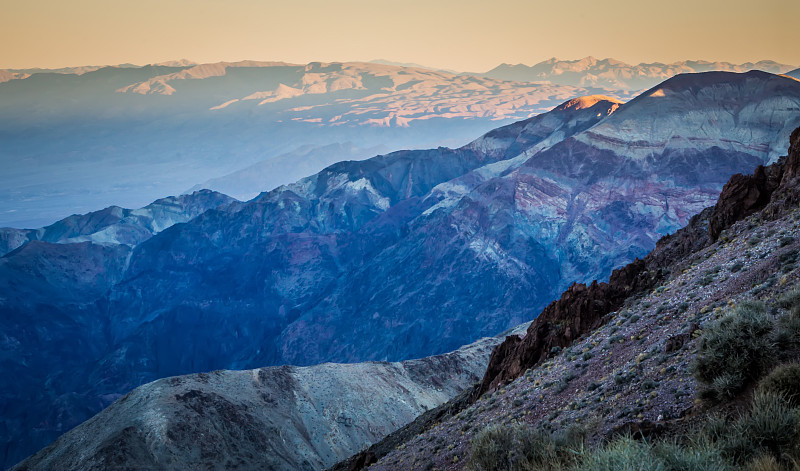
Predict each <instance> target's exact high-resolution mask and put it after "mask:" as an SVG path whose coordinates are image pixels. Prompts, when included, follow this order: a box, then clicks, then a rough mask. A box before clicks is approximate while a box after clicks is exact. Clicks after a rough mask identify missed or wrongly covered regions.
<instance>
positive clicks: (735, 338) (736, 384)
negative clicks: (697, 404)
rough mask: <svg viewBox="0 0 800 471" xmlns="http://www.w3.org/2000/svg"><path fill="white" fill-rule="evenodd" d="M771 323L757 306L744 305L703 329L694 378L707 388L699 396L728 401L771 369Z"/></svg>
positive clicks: (694, 366) (764, 310)
mask: <svg viewBox="0 0 800 471" xmlns="http://www.w3.org/2000/svg"><path fill="white" fill-rule="evenodd" d="M771 333H772V322H771V321H770V319H769V318H768V317H767V313H766V307H765V306H764V303H760V302H743V303H741V304H740V305H739V306H737V307H736V308H734V309H733V311H732V312H730V313H729V314H728V315H726V316H725V317H723V318H722V319H720V320H718V321H716V322H714V323H711V324H710V325H708V326H707V327H705V328H704V329H703V335H702V337H701V339H700V348H699V351H698V356H697V358H696V359H695V361H694V362H693V364H692V372H693V374H694V376H695V377H696V378H697V379H698V380H699V381H700V382H702V383H704V384H705V385H706V389H705V390H704V391H702V393H701V394H702V396H703V397H705V398H709V399H717V400H721V399H725V398H731V397H733V396H735V395H736V394H737V393H739V392H740V391H741V390H742V389H743V388H744V386H745V385H746V384H748V383H749V382H750V381H754V380H757V379H758V378H760V377H761V376H762V375H763V374H764V372H765V371H767V370H768V369H769V367H770V366H771V365H772V362H773V358H774V356H775V353H776V348H775V345H774V343H773V340H772V338H771V335H770V334H771Z"/></svg>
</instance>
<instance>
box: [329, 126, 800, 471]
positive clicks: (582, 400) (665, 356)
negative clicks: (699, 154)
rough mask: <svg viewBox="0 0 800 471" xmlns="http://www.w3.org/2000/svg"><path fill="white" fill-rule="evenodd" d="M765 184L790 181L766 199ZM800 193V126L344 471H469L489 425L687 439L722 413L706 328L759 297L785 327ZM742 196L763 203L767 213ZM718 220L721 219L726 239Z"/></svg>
mask: <svg viewBox="0 0 800 471" xmlns="http://www.w3.org/2000/svg"><path fill="white" fill-rule="evenodd" d="M764 175H768V177H767V179H768V180H769V181H771V182H776V183H777V184H776V185H774V186H773V187H771V189H769V190H766V191H764V190H763V188H764V186H763V182H764ZM798 183H800V128H798V129H797V130H796V131H795V132H794V133H793V135H792V139H791V146H790V149H789V156H788V158H786V159H785V160H781V161H780V162H778V163H776V164H773V165H772V166H770V167H768V168H766V169H764V168H759V169H758V170H757V171H756V172H755V173H754V174H753V175H752V176H749V177H743V176H741V175H738V176H736V177H734V178H733V179H732V180H731V182H729V184H728V185H727V186H726V190H725V191H723V194H722V195H721V196H720V198H719V200H718V201H717V203H716V205H715V206H714V207H711V208H708V209H706V210H705V211H703V212H702V213H700V214H699V215H697V216H696V217H695V218H693V219H692V221H691V223H690V224H689V225H688V226H687V227H686V228H684V229H681V230H680V231H678V232H677V233H676V234H674V235H672V236H668V237H665V238H664V239H662V240H661V241H660V242H659V244H658V246H657V248H656V249H655V250H654V251H653V252H651V253H650V254H649V255H648V256H647V257H645V258H644V259H643V260H637V261H635V262H634V263H632V264H630V265H627V266H626V267H624V268H622V269H620V270H619V271H616V272H615V274H614V275H613V276H612V277H611V279H610V281H609V282H608V283H599V284H597V283H593V284H592V285H591V286H585V285H575V286H573V287H571V288H570V289H569V290H567V291H566V292H565V293H564V294H563V295H562V297H561V299H560V300H558V301H555V302H554V303H552V304H551V305H550V306H548V308H547V309H545V311H543V312H542V314H541V315H540V316H539V317H537V318H536V319H535V320H534V321H533V322H532V323H531V325H530V327H529V328H528V331H527V333H526V335H525V336H524V337H521V338H520V337H517V336H509V337H507V338H506V340H505V341H504V343H503V344H502V345H500V346H498V347H497V348H496V349H495V351H494V352H493V353H492V359H491V361H490V365H489V367H488V369H487V372H486V375H485V376H484V380H483V383H482V385H481V386H479V387H476V389H475V391H474V393H473V396H472V398H471V399H470V400H467V401H464V400H463V399H460V400H459V403H458V406H457V407H454V405H455V404H450V405H445V406H443V407H442V408H440V410H441V411H442V412H440V413H436V411H432V412H430V413H428V414H426V415H424V416H422V417H421V418H419V419H418V420H417V421H415V423H413V424H410V425H409V426H407V427H405V428H404V429H401V430H399V431H398V432H396V433H395V434H393V436H392V437H390V440H388V441H387V443H378V444H376V445H374V446H373V447H371V448H370V449H369V450H367V451H365V452H362V453H361V454H359V455H357V456H356V457H353V458H351V459H350V460H348V461H345V462H342V463H339V464H337V466H335V467H333V468H332V469H337V470H338V469H350V470H356V469H362V467H363V466H364V465H365V464H370V463H372V466H371V467H370V469H376V470H384V469H386V470H394V469H414V468H417V467H423V468H424V469H434V468H435V469H441V470H457V469H465V465H466V463H467V461H468V459H469V457H470V454H471V440H472V439H473V437H475V436H476V434H477V433H478V432H479V431H481V430H483V429H484V428H485V427H486V426H487V425H495V426H499V425H510V424H522V425H524V426H528V427H543V428H544V429H545V430H561V431H563V430H565V429H566V428H567V427H568V426H574V425H576V424H578V425H580V426H582V427H584V429H585V431H586V432H587V433H588V434H589V437H588V438H589V441H590V442H598V441H601V440H603V439H605V438H609V437H611V436H614V435H615V434H620V433H633V434H635V435H636V434H638V436H639V437H641V436H643V435H644V436H650V437H657V436H659V435H664V434H673V435H684V436H685V434H686V432H687V430H688V429H689V428H690V427H691V426H692V424H697V423H699V422H701V421H703V420H705V419H706V418H707V417H708V416H709V414H714V413H719V412H720V410H719V407H716V408H714V407H711V408H710V407H709V406H708V405H706V404H705V403H703V402H701V401H697V400H695V398H696V394H697V391H698V389H699V386H698V384H697V382H696V379H695V378H694V377H693V376H692V375H691V373H690V364H691V362H692V360H693V358H694V357H695V349H696V348H697V346H698V340H697V339H698V337H700V334H701V332H702V329H703V328H704V327H705V326H707V325H708V324H709V323H711V322H713V321H714V320H716V319H718V318H719V317H721V316H723V315H724V314H725V312H726V310H728V309H730V307H731V306H735V305H737V304H739V303H742V302H743V301H748V300H754V299H755V300H765V301H767V302H768V303H770V304H769V306H770V312H771V314H770V315H771V316H772V317H778V316H779V315H781V314H782V313H783V311H782V310H781V309H780V305H775V304H774V300H775V299H777V298H778V297H779V296H780V295H781V294H782V293H786V292H788V291H789V290H790V289H792V288H793V287H796V286H800V285H798V283H799V282H800V264H799V263H798V262H799V261H800V259H799V258H798V253H800V237H799V236H800V191H798V189H799V188H800V186H798ZM736 189H739V190H742V189H744V190H748V192H751V193H752V192H761V194H762V195H763V196H764V197H763V199H762V200H761V201H760V202H759V203H755V201H756V200H758V199H757V198H756V199H754V200H747V199H746V198H744V199H743V198H741V197H740V194H739V192H738V191H736ZM723 214H724V216H721V215H723ZM713 220H717V221H722V222H721V224H722V225H721V226H720V225H718V226H716V227H717V228H718V229H720V228H721V230H720V231H719V232H717V236H718V237H714V236H712V232H711V231H710V230H709V221H713ZM434 417H435V420H432V418H434ZM376 461H377V463H376Z"/></svg>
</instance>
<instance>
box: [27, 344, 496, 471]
mask: <svg viewBox="0 0 800 471" xmlns="http://www.w3.org/2000/svg"><path fill="white" fill-rule="evenodd" d="M499 341H500V339H498V338H486V339H482V340H481V341H479V342H476V343H474V344H472V345H469V346H466V347H463V348H461V349H459V350H457V351H455V352H451V353H448V354H445V355H441V356H435V357H428V358H423V359H420V360H410V361H405V362H401V363H385V362H379V363H358V364H333V363H326V364H322V365H317V366H311V367H293V366H280V367H271V368H260V369H257V370H249V371H214V372H211V373H200V374H195V375H189V376H177V377H172V378H166V379H161V380H158V381H155V382H153V383H149V384H146V385H144V386H140V387H139V388H136V389H135V390H133V391H132V392H130V393H129V394H127V395H125V396H124V397H122V398H121V399H119V400H117V401H116V402H114V404H112V405H111V406H109V407H108V408H107V409H105V410H104V411H103V412H101V413H99V414H98V415H96V416H95V417H93V418H91V419H90V420H88V421H86V422H85V423H83V424H81V425H80V426H78V427H76V428H75V429H73V430H71V431H70V432H68V433H66V434H65V435H63V436H62V437H61V438H59V439H58V440H57V441H56V442H55V443H53V444H52V445H50V446H49V447H47V448H45V449H44V450H42V451H40V452H39V453H37V454H36V455H34V456H32V457H30V458H29V459H27V460H25V461H23V462H22V463H20V464H19V465H17V466H16V467H14V468H13V469H15V470H51V469H59V470H64V471H68V470H105V469H174V470H185V469H273V470H283V469H286V470H289V469H293V470H321V469H324V468H326V467H328V466H331V465H332V464H334V463H336V462H337V461H339V460H341V459H343V458H346V457H348V456H350V455H352V454H353V453H355V452H357V451H358V450H360V449H361V448H363V447H365V446H368V445H370V444H371V443H374V442H376V441H378V440H379V439H381V438H383V436H385V435H387V434H388V433H390V432H392V431H394V430H395V429H397V428H399V427H401V426H403V425H405V424H407V423H408V422H410V421H411V420H413V419H414V418H415V417H416V416H418V415H419V414H421V413H423V412H425V411H426V410H429V409H433V408H435V407H438V406H439V405H441V404H442V403H444V402H446V401H447V400H449V399H450V398H452V397H453V396H455V395H456V394H458V393H459V392H461V391H462V390H463V389H465V388H468V387H470V386H472V384H473V383H474V382H475V381H477V380H478V379H479V378H480V374H481V373H482V371H483V369H484V368H485V367H486V363H487V361H488V356H489V352H490V351H491V349H492V347H494V346H495V345H496V344H497V343H498V342H499Z"/></svg>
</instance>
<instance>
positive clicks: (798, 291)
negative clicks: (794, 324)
mask: <svg viewBox="0 0 800 471" xmlns="http://www.w3.org/2000/svg"><path fill="white" fill-rule="evenodd" d="M778 306H780V307H782V308H784V309H786V310H788V311H789V313H790V314H792V315H794V316H799V317H800V287H796V288H794V289H792V290H789V291H787V292H786V293H784V294H783V296H781V297H780V298H779V299H778Z"/></svg>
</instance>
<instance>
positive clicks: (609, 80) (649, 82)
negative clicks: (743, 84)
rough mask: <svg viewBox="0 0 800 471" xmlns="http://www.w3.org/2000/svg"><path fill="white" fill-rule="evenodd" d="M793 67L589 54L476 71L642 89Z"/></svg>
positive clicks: (502, 76) (523, 78) (515, 78)
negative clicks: (632, 60) (688, 78)
mask: <svg viewBox="0 0 800 471" xmlns="http://www.w3.org/2000/svg"><path fill="white" fill-rule="evenodd" d="M794 68H795V66H791V65H786V64H779V63H777V62H775V61H769V60H764V61H759V62H747V63H744V64H732V63H730V62H712V61H700V60H698V61H680V62H672V63H669V64H664V63H661V62H652V63H641V64H636V65H632V64H628V63H625V62H622V61H618V60H616V59H611V58H607V59H596V58H594V57H591V56H589V57H584V58H583V59H579V60H560V59H556V58H552V59H549V60H546V61H543V62H539V63H538V64H535V65H532V66H527V65H524V64H515V65H512V64H500V65H499V66H497V67H495V68H494V69H492V70H490V71H488V72H486V73H484V74H480V75H481V76H483V77H490V78H495V79H500V80H513V81H519V82H547V83H552V84H557V85H571V86H574V87H600V88H609V89H613V90H643V89H646V88H650V87H653V86H655V85H657V84H658V83H660V82H662V81H664V80H666V79H668V78H670V77H673V76H675V75H678V74H686V73H697V72H711V71H723V72H747V71H749V70H761V71H764V72H770V73H773V74H783V73H786V72H788V71H790V70H792V69H794Z"/></svg>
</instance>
